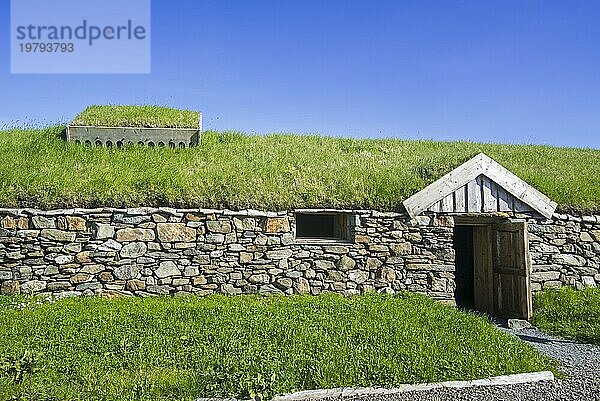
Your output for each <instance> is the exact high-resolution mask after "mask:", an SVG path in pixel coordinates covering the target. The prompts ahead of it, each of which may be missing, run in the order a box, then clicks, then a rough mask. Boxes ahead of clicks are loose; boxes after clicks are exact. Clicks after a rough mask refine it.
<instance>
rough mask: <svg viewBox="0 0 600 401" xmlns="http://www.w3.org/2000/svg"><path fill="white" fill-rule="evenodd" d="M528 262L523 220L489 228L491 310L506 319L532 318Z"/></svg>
mask: <svg viewBox="0 0 600 401" xmlns="http://www.w3.org/2000/svg"><path fill="white" fill-rule="evenodd" d="M530 270H531V262H530V259H529V244H528V240H527V223H526V222H503V223H498V224H494V226H493V227H492V272H493V280H494V313H495V314H496V315H497V316H500V317H506V318H519V319H529V318H531V313H532V305H531V284H530V277H529V274H530Z"/></svg>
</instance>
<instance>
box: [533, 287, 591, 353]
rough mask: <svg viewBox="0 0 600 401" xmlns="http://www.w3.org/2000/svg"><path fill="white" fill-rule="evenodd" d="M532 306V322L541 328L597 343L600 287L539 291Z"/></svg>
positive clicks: (560, 334)
mask: <svg viewBox="0 0 600 401" xmlns="http://www.w3.org/2000/svg"><path fill="white" fill-rule="evenodd" d="M534 306H535V308H534V310H535V314H534V316H533V323H534V324H535V325H536V326H538V327H539V328H540V329H542V330H543V331H546V332H548V333H551V334H556V335H558V336H561V337H564V338H570V339H574V340H578V341H582V342H589V343H594V344H600V289H598V288H586V289H584V290H579V291H577V290H574V289H572V288H563V289H561V290H548V291H543V292H541V293H539V294H537V295H536V296H535V298H534Z"/></svg>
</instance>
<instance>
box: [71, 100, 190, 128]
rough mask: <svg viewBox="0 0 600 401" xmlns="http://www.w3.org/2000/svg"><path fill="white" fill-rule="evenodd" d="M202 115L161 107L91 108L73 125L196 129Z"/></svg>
mask: <svg viewBox="0 0 600 401" xmlns="http://www.w3.org/2000/svg"><path fill="white" fill-rule="evenodd" d="M199 124H200V113H198V112H195V111H191V110H178V109H172V108H169V107H160V106H116V105H115V106H90V107H88V108H87V109H85V110H84V111H82V112H81V113H79V115H78V116H77V117H75V119H74V120H73V122H72V125H83V126H94V127H138V128H158V127H160V128H195V129H197V128H198V126H199Z"/></svg>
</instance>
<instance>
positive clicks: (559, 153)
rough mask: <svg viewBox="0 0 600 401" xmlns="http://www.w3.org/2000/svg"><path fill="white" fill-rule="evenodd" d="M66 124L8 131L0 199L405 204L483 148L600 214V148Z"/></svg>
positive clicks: (2, 135) (49, 203) (0, 146)
mask: <svg viewBox="0 0 600 401" xmlns="http://www.w3.org/2000/svg"><path fill="white" fill-rule="evenodd" d="M63 129H64V127H61V126H57V127H50V128H45V129H37V130H8V131H1V132H0V160H2V161H3V163H2V164H1V165H0V206H2V207H37V208H55V207H96V206H113V207H134V206H173V207H215V208H221V207H226V208H233V209H241V208H258V209H268V210H280V209H291V208H303V207H335V208H374V209H379V210H401V204H402V201H403V200H404V199H406V198H407V197H409V196H411V195H412V194H414V193H416V192H417V191H419V190H421V189H422V188H424V187H425V186H426V185H427V184H429V183H431V182H433V181H434V180H436V179H437V178H440V177H441V176H442V175H443V174H445V173H447V172H449V171H450V170H452V169H453V168H455V167H457V166H458V165H460V164H461V163H463V162H465V161H466V160H468V159H469V158H471V157H472V156H474V155H476V154H477V153H479V152H485V153H486V154H488V155H489V156H490V157H492V158H493V159H495V160H497V161H498V162H499V163H501V164H502V165H504V166H505V167H506V168H508V169H509V170H511V171H513V172H514V173H515V174H517V175H518V176H519V177H521V178H522V179H524V180H525V181H527V182H528V183H530V184H531V185H533V186H534V187H536V188H537V189H539V190H540V191H542V192H543V193H545V194H546V195H547V196H549V197H550V198H551V199H553V200H554V201H556V202H558V204H559V210H563V211H577V212H588V213H589V212H600V150H593V149H573V148H557V147H550V146H538V145H499V144H478V143H472V142H437V141H422V140H419V141H415V140H397V139H348V138H328V137H318V136H300V135H280V134H274V135H267V136H250V135H244V134H240V133H232V132H207V133H205V134H204V135H203V137H202V144H201V146H198V147H195V148H191V149H182V150H179V149H176V150H173V149H168V148H145V147H138V146H134V147H133V148H130V149H115V148H113V149H107V148H88V147H85V146H82V145H77V144H75V143H66V142H65V141H64V140H63V139H61V132H62V130H63Z"/></svg>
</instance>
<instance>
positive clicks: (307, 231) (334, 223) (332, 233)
mask: <svg viewBox="0 0 600 401" xmlns="http://www.w3.org/2000/svg"><path fill="white" fill-rule="evenodd" d="M349 221H350V214H348V213H296V238H297V239H324V240H347V239H349V238H350V224H349Z"/></svg>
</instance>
